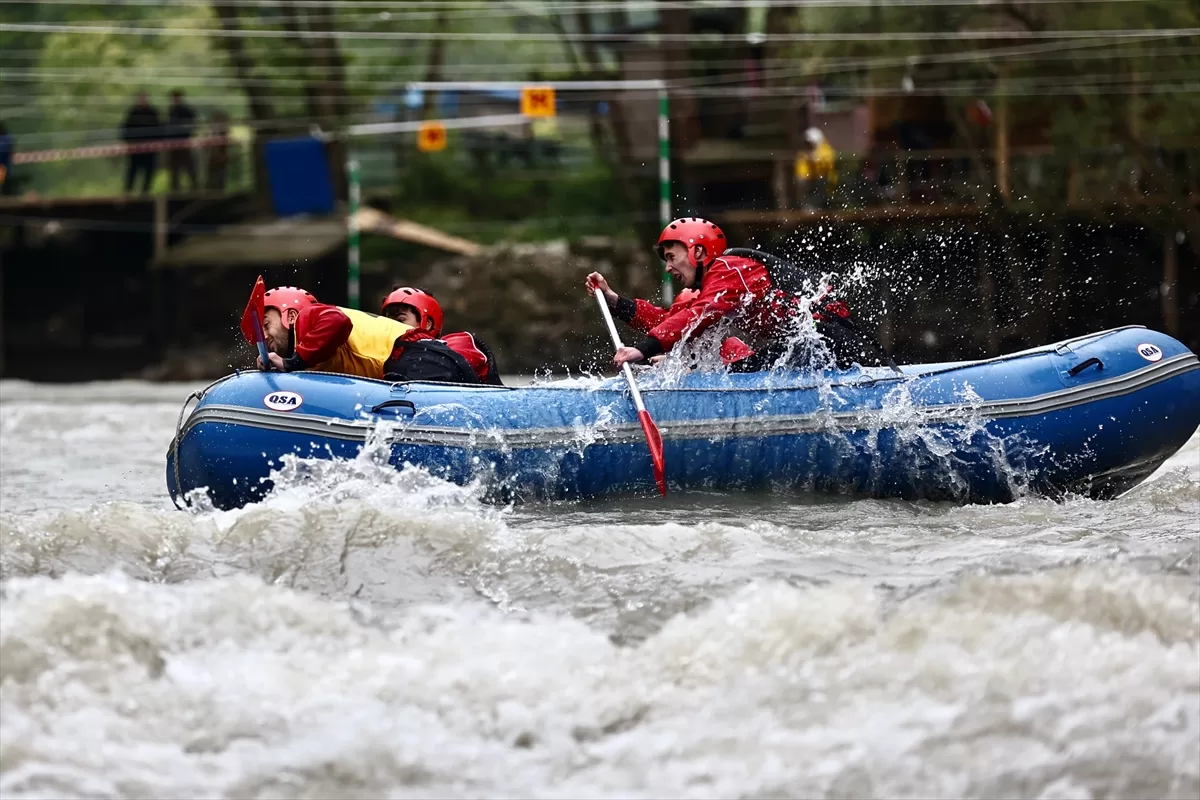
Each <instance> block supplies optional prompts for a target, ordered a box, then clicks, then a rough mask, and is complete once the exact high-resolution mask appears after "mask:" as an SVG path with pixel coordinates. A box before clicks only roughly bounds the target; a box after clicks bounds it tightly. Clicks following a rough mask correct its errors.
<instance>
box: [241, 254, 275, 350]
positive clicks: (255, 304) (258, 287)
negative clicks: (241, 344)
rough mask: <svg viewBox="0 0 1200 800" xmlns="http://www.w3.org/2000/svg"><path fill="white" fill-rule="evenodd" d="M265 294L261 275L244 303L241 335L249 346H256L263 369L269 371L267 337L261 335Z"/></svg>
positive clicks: (265, 288) (264, 312) (264, 313)
mask: <svg viewBox="0 0 1200 800" xmlns="http://www.w3.org/2000/svg"><path fill="white" fill-rule="evenodd" d="M266 294H267V287H266V285H265V284H264V283H263V279H262V275H259V276H258V280H257V281H255V282H254V288H253V289H252V290H251V291H250V300H249V301H248V302H247V303H246V310H245V311H243V312H242V335H243V336H245V337H246V341H247V342H250V343H251V344H257V345H258V357H259V358H260V359H262V363H263V368H265V369H268V370H269V369H271V358H270V356H269V355H268V353H267V337H266V336H265V335H264V334H263V323H262V321H263V317H264V316H266V310H265V309H264V307H263V306H264V304H265V302H266V300H265V297H266Z"/></svg>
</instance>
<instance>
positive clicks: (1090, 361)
mask: <svg viewBox="0 0 1200 800" xmlns="http://www.w3.org/2000/svg"><path fill="white" fill-rule="evenodd" d="M1093 364H1095V365H1096V367H1097V368H1098V369H1104V362H1103V361H1101V360H1100V359H1098V358H1096V357H1095V356H1092V357H1091V358H1089V359H1088V360H1087V361H1081V362H1079V363H1078V364H1076V365H1075V366H1073V367H1071V368H1070V369H1069V370H1067V374H1068V375H1070V376H1071V377H1072V378H1074V377H1075V376H1076V375H1078V374H1079V373H1081V372H1083V371H1084V370H1085V369H1087V368H1088V367H1090V366H1092V365H1093Z"/></svg>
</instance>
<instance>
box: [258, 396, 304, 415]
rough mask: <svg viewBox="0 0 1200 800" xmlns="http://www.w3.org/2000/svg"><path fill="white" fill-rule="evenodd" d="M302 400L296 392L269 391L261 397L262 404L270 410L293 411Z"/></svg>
mask: <svg viewBox="0 0 1200 800" xmlns="http://www.w3.org/2000/svg"><path fill="white" fill-rule="evenodd" d="M303 402H304V398H303V397H301V396H300V395H299V394H297V393H296V392H271V393H270V394H269V395H267V396H266V397H264V398H263V405H264V406H266V407H267V408H269V409H271V410H272V411H295V410H296V409H297V408H299V407H300V404H301V403H303Z"/></svg>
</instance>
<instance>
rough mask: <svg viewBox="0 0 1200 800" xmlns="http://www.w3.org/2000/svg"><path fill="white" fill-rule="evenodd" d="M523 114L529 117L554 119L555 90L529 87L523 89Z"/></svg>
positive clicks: (544, 87) (543, 87) (545, 87)
mask: <svg viewBox="0 0 1200 800" xmlns="http://www.w3.org/2000/svg"><path fill="white" fill-rule="evenodd" d="M521 113H522V114H524V115H525V116H527V117H553V116H554V115H555V109H554V90H553V89H551V88H550V87H548V86H527V87H526V88H524V89H522V90H521Z"/></svg>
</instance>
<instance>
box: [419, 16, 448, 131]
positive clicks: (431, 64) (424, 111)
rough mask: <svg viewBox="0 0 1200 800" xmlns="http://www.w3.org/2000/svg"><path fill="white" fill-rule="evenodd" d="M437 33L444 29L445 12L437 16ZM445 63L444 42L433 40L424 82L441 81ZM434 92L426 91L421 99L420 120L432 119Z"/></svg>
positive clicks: (443, 40) (442, 40)
mask: <svg viewBox="0 0 1200 800" xmlns="http://www.w3.org/2000/svg"><path fill="white" fill-rule="evenodd" d="M434 28H435V30H437V31H444V30H445V29H446V12H445V11H443V12H441V13H440V14H438V17H437V23H436V24H435V26H434ZM445 62H446V40H445V39H434V40H433V42H432V43H431V44H430V45H429V61H428V62H426V65H425V82H426V83H436V82H437V81H440V80H441V79H442V66H443V65H444V64H445ZM434 97H435V94H434V92H431V91H426V92H425V96H424V97H423V98H421V118H422V119H432V118H433V113H434V105H433V104H434Z"/></svg>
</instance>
